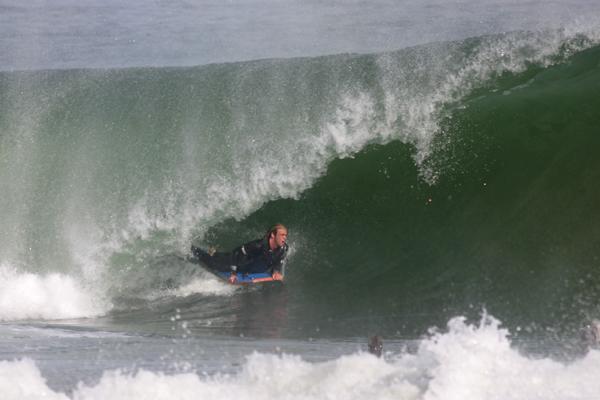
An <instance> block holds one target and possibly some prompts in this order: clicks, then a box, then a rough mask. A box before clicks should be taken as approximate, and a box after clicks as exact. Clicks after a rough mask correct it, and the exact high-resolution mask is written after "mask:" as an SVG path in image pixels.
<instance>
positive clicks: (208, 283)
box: [168, 274, 238, 297]
mask: <svg viewBox="0 0 600 400" xmlns="http://www.w3.org/2000/svg"><path fill="white" fill-rule="evenodd" d="M236 289H238V288H237V287H236V286H233V285H229V284H227V283H225V282H222V281H220V280H219V279H217V278H214V277H212V276H209V274H204V275H203V276H202V277H201V278H197V279H194V280H192V281H191V282H190V283H188V284H186V285H183V286H181V287H179V288H177V289H173V290H169V293H168V294H170V295H172V296H178V297H185V296H190V295H192V294H204V295H214V296H230V295H232V294H233V293H234V292H235V291H236Z"/></svg>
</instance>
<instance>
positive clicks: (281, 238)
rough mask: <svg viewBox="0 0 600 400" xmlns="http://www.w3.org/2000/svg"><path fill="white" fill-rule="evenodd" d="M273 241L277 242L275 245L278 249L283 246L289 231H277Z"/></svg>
mask: <svg viewBox="0 0 600 400" xmlns="http://www.w3.org/2000/svg"><path fill="white" fill-rule="evenodd" d="M273 239H274V240H275V245H276V246H277V247H281V246H283V245H284V244H285V242H286V241H287V231H286V230H285V229H277V232H276V233H275V236H273Z"/></svg>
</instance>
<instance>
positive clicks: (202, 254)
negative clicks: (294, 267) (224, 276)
mask: <svg viewBox="0 0 600 400" xmlns="http://www.w3.org/2000/svg"><path fill="white" fill-rule="evenodd" d="M287 235H288V230H287V228H286V227H285V226H283V225H282V224H276V225H274V226H273V227H271V229H269V230H268V231H267V233H266V235H265V236H264V237H262V238H259V239H256V240H253V241H251V242H248V243H246V244H244V245H242V246H240V247H237V248H235V249H234V250H233V251H231V252H217V251H215V250H214V249H209V250H208V251H204V250H202V249H201V248H199V247H196V246H194V245H192V249H191V251H192V254H193V256H194V257H196V258H197V259H199V260H200V261H201V262H202V263H204V264H206V266H207V267H209V268H211V269H213V270H215V271H218V272H231V277H230V278H229V281H230V282H231V283H235V282H236V280H237V274H238V273H240V274H255V273H269V274H271V276H272V277H273V279H274V280H283V272H282V266H283V261H284V260H285V256H286V254H287V250H288V245H287Z"/></svg>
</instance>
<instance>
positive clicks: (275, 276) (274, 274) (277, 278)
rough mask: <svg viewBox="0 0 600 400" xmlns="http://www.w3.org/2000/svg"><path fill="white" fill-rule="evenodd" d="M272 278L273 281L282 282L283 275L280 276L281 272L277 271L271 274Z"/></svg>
mask: <svg viewBox="0 0 600 400" xmlns="http://www.w3.org/2000/svg"><path fill="white" fill-rule="evenodd" d="M272 276H273V280H274V281H282V280H283V275H281V272H279V271H275V272H273V275H272Z"/></svg>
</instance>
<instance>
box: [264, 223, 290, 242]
mask: <svg viewBox="0 0 600 400" xmlns="http://www.w3.org/2000/svg"><path fill="white" fill-rule="evenodd" d="M280 229H284V230H285V231H286V232H287V230H288V229H287V228H286V227H285V225H283V224H275V225H273V226H272V227H271V228H269V230H268V231H267V234H266V237H267V239H269V238H270V237H271V235H273V234H277V231H278V230H280Z"/></svg>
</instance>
